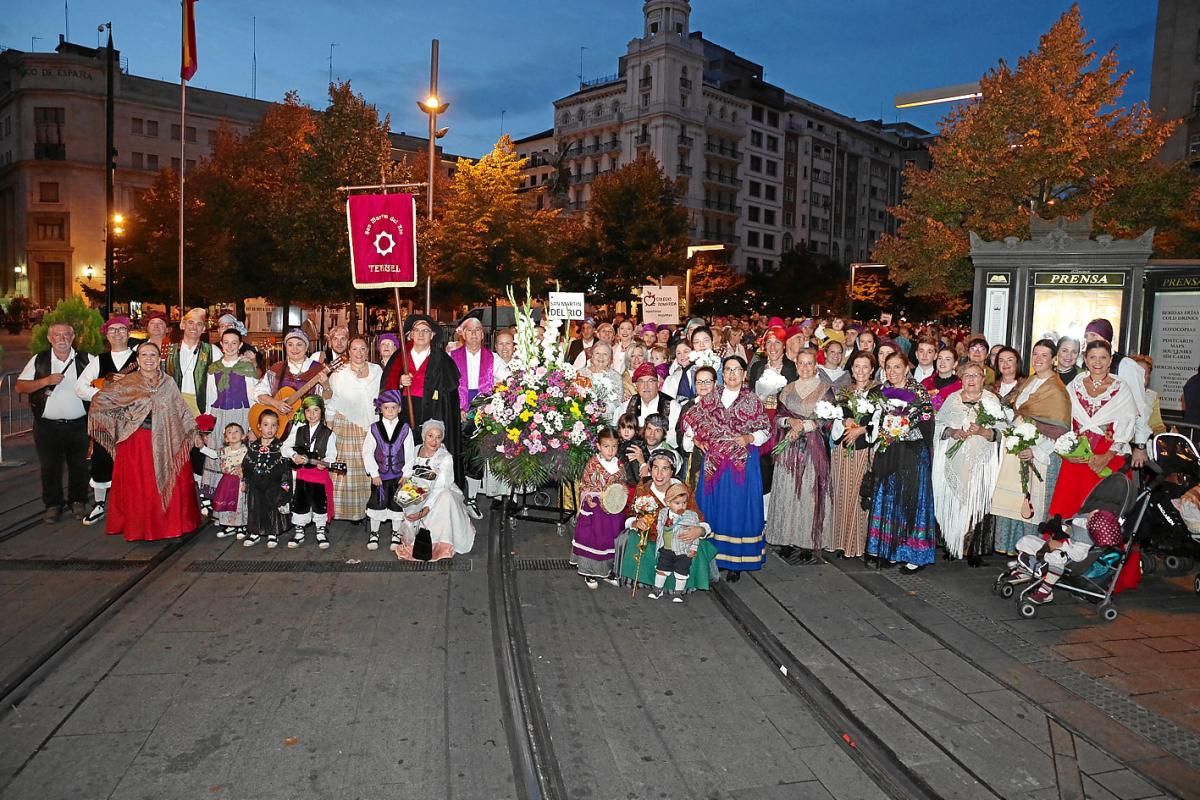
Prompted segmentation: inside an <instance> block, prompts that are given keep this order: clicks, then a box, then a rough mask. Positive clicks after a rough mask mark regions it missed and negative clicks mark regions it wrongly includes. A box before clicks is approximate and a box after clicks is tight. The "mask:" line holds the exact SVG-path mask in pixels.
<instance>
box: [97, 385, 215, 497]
mask: <svg viewBox="0 0 1200 800" xmlns="http://www.w3.org/2000/svg"><path fill="white" fill-rule="evenodd" d="M156 379H157V381H158V383H157V385H152V384H151V383H150V379H149V378H147V377H146V376H145V375H143V374H142V373H141V372H134V373H132V374H130V375H127V376H125V377H124V378H122V379H121V380H119V381H117V382H115V383H112V384H110V385H109V386H107V387H106V388H104V389H102V390H101V391H100V392H99V393H97V394H96V396H95V397H94V398H92V405H91V409H90V411H89V412H88V434H89V435H90V436H91V437H92V438H93V439H95V440H96V444H98V445H100V446H101V447H103V448H104V449H105V450H107V451H108V452H109V453H111V454H112V456H113V457H114V458H115V457H116V454H117V445H118V444H120V443H121V442H123V441H125V440H126V439H128V438H129V437H130V436H132V435H133V434H134V432H136V431H137V430H138V428H140V427H141V426H142V422H143V421H145V419H146V417H147V416H149V417H150V438H151V443H152V444H151V447H152V452H153V456H154V482H155V483H156V484H157V485H158V499H159V502H160V503H161V504H162V507H163V508H164V509H165V508H166V507H167V505H168V503H169V502H170V499H171V493H172V492H173V491H174V489H175V479H176V477H177V476H178V475H179V470H180V469H182V468H183V466H184V464H186V463H187V460H188V454H189V451H190V450H191V446H192V438H193V437H194V436H195V433H196V420H195V418H194V417H193V416H192V412H191V410H190V409H189V408H188V407H187V405H186V404H185V403H184V402H183V395H181V394H180V393H179V387H178V386H176V385H175V383H174V381H172V380H171V379H170V378H169V377H167V376H166V375H161V374H160V375H157V376H156Z"/></svg>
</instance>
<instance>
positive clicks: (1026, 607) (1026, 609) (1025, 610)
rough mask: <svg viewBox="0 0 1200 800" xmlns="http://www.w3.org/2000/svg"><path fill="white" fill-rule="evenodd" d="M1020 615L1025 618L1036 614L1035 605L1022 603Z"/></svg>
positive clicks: (1031, 617)
mask: <svg viewBox="0 0 1200 800" xmlns="http://www.w3.org/2000/svg"><path fill="white" fill-rule="evenodd" d="M1021 616H1022V617H1024V618H1025V619H1033V618H1034V617H1036V616H1037V606H1035V605H1034V604H1033V603H1022V604H1021Z"/></svg>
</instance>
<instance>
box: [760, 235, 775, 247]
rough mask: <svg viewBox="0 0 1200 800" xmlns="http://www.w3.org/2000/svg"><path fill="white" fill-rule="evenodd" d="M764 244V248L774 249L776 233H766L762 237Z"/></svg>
mask: <svg viewBox="0 0 1200 800" xmlns="http://www.w3.org/2000/svg"><path fill="white" fill-rule="evenodd" d="M762 246H763V249H764V250H774V249H775V234H773V233H764V234H763V237H762Z"/></svg>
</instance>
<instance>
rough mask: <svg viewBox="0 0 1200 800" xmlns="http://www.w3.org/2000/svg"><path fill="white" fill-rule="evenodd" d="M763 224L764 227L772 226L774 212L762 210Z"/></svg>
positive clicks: (766, 209) (768, 209)
mask: <svg viewBox="0 0 1200 800" xmlns="http://www.w3.org/2000/svg"><path fill="white" fill-rule="evenodd" d="M763 224H764V225H774V224H775V210H774V209H770V208H764V209H763Z"/></svg>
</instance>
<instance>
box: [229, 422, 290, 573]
mask: <svg viewBox="0 0 1200 800" xmlns="http://www.w3.org/2000/svg"><path fill="white" fill-rule="evenodd" d="M253 433H254V435H255V436H256V437H257V438H256V439H255V441H254V442H253V443H251V445H250V447H249V452H247V453H246V459H245V460H244V461H243V462H242V481H243V482H244V483H245V485H246V528H245V532H244V538H243V535H242V534H239V536H238V538H240V539H242V546H243V547H253V546H254V545H256V544H258V543H259V542H261V541H262V540H263V537H264V536H265V537H266V539H267V547H268V548H270V549H272V550H273V549H275V548H276V547H278V546H279V537H280V536H282V535H283V532H284V530H285V528H286V527H287V520H288V493H289V491H290V490H291V476H292V465H291V463H290V462H289V461H288V460H287V459H286V458H284V456H283V451H282V447H281V442H280V441H279V438H278V434H279V415H278V414H276V413H275V412H274V411H271V410H269V409H268V410H266V411H264V412H263V413H262V415H261V416H259V418H258V422H257V427H256V429H255V430H254V431H253Z"/></svg>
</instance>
